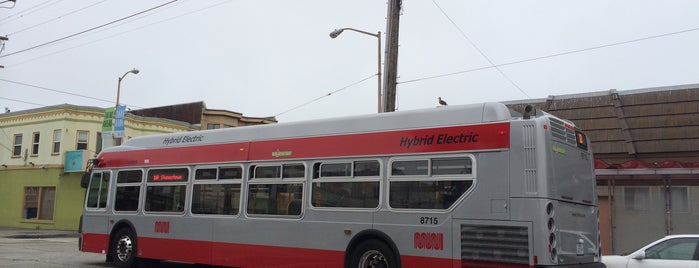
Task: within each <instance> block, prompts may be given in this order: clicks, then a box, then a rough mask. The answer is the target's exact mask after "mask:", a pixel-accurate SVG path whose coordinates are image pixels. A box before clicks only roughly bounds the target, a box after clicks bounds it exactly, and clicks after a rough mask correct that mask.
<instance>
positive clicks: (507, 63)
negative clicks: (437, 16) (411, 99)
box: [397, 27, 699, 84]
mask: <svg viewBox="0 0 699 268" xmlns="http://www.w3.org/2000/svg"><path fill="white" fill-rule="evenodd" d="M693 31H699V27H697V28H691V29H686V30H681V31H675V32H669V33H663V34H658V35H651V36H646V37H641V38H636V39H631V40H626V41H621V42H614V43H609V44H604V45H599V46H593V47H587V48H582V49H576V50H570V51H564V52H560V53H554V54H549V55H544V56H538V57H533V58H527V59H523V60H516V61H511V62H506V63H500V64H495V65H491V66H485V67H478V68H472V69H467V70H462V71H456V72H451V73H444V74H438V75H432V76H426V77H421V78H415V79H410V80H405V81H399V82H397V83H398V84H407V83H413V82H420V81H425V80H431V79H436V78H442V77H447V76H453V75H458V74H464V73H470V72H475V71H481V70H487V69H491V68H497V67H502V66H508V65H515V64H520V63H525V62H530V61H537V60H543V59H549V58H554V57H559V56H565V55H570V54H575V53H581V52H587V51H591V50H597V49H602V48H607V47H613V46H619V45H625V44H629V43H635V42H640V41H646V40H651V39H656V38H661V37H667V36H672V35H677V34H683V33H688V32H693Z"/></svg>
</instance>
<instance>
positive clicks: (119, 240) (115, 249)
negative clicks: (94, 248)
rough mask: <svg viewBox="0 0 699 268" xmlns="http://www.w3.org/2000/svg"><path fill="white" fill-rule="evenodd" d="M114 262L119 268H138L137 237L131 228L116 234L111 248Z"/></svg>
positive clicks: (123, 229)
mask: <svg viewBox="0 0 699 268" xmlns="http://www.w3.org/2000/svg"><path fill="white" fill-rule="evenodd" d="M109 248H110V250H111V251H112V260H113V261H114V263H115V264H116V265H117V266H119V267H124V268H131V267H136V264H137V263H136V252H137V251H136V236H135V235H134V232H133V231H132V230H131V229H130V228H122V229H120V230H119V231H117V232H116V234H115V235H114V238H113V239H112V244H111V246H109Z"/></svg>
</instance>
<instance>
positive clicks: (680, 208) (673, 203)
mask: <svg viewBox="0 0 699 268" xmlns="http://www.w3.org/2000/svg"><path fill="white" fill-rule="evenodd" d="M668 193H669V194H670V199H669V200H668V197H667V195H668ZM660 195H661V196H662V197H663V200H665V202H668V201H670V211H672V212H684V213H686V212H689V187H687V186H670V187H669V188H663V187H661V188H660Z"/></svg>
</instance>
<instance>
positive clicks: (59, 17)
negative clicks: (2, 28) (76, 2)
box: [7, 0, 108, 36]
mask: <svg viewBox="0 0 699 268" xmlns="http://www.w3.org/2000/svg"><path fill="white" fill-rule="evenodd" d="M107 1H108V0H102V1H100V2H97V3H93V4H90V5H88V6H85V7H82V8H79V9H76V10H73V11H70V12H68V13H65V14H62V15H60V16H57V17H55V18H52V19H48V20H45V21H43V22H40V23H37V24H34V25H32V26H29V27H26V28H24V29H21V30H17V31H15V32H12V33H9V34H7V36H11V35H14V34H18V33H21V32H24V31H27V30H30V29H34V28H36V27H39V26H41V25H44V24H47V23H49V22H52V21H56V20H59V19H62V18H64V17H65V16H69V15H72V14H75V13H78V12H80V11H83V10H85V9H88V8H91V7H94V6H96V5H99V4H102V3H104V2H107Z"/></svg>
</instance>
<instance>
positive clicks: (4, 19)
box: [0, 0, 63, 24]
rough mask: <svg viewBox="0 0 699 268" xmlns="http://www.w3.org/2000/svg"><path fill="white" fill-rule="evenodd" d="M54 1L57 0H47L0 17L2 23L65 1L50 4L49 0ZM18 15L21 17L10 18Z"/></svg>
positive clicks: (59, 0)
mask: <svg viewBox="0 0 699 268" xmlns="http://www.w3.org/2000/svg"><path fill="white" fill-rule="evenodd" d="M52 1H55V0H47V1H44V2H41V3H40V4H37V5H35V6H33V7H30V8H27V9H25V10H22V11H20V12H17V13H15V14H12V15H10V16H7V17H5V18H3V19H0V24H5V23H8V22H11V21H15V20H18V19H21V18H22V17H24V16H25V15H29V14H32V13H34V12H37V11H39V10H42V9H44V8H47V7H50V6H52V5H55V4H57V3H58V2H61V1H63V0H58V1H56V2H53V3H50V4H49V2H52ZM23 13H27V14H23ZM18 15H19V17H16V18H14V19H10V18H12V17H14V16H18Z"/></svg>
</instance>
